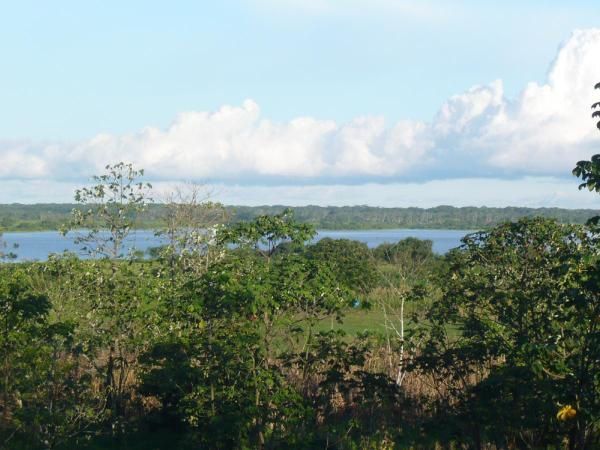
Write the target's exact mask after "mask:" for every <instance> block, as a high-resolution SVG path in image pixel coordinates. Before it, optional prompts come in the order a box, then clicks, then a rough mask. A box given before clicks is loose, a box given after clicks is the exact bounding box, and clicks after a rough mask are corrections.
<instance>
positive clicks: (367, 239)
mask: <svg viewBox="0 0 600 450" xmlns="http://www.w3.org/2000/svg"><path fill="white" fill-rule="evenodd" d="M468 233H470V231H468V230H410V229H393V230H319V231H318V234H317V237H316V238H315V240H319V239H322V238H325V237H330V238H332V239H352V240H356V241H360V242H364V243H366V244H367V245H368V246H369V247H371V248H372V247H376V246H378V245H379V244H382V243H384V242H397V241H399V240H402V239H406V238H407V237H415V238H418V239H430V240H431V241H432V242H433V251H434V252H435V253H438V254H444V253H446V252H447V251H448V250H450V249H451V248H454V247H457V246H459V245H460V239H461V238H462V237H463V236H465V235H466V234H468ZM2 238H3V240H4V242H5V243H6V245H7V246H6V249H5V250H4V251H6V252H7V251H12V252H14V253H15V254H16V255H17V259H16V260H17V261H34V260H37V261H43V260H45V259H47V258H48V255H50V254H51V253H62V252H63V251H70V252H75V253H78V251H79V246H77V245H76V244H75V243H74V242H73V238H72V237H64V236H63V235H62V234H60V233H59V232H58V231H35V232H18V233H4V234H3V236H2ZM163 242H164V241H162V240H161V238H159V237H157V236H155V235H154V232H153V231H151V230H138V231H135V232H133V233H131V235H130V236H129V237H128V238H127V241H126V243H125V246H126V247H127V248H132V247H134V248H136V249H137V250H141V251H146V250H147V249H148V248H151V247H157V246H159V245H161V244H162V243H163ZM15 245H17V246H18V247H16V248H14V246H15Z"/></svg>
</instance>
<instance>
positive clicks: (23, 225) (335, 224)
mask: <svg viewBox="0 0 600 450" xmlns="http://www.w3.org/2000/svg"><path fill="white" fill-rule="evenodd" d="M77 206H78V205H76V204H73V203H38V204H18V203H13V204H1V205H0V231H1V232H36V231H58V230H59V229H60V228H61V226H62V225H63V224H64V223H66V222H67V221H68V220H69V217H70V214H71V210H72V209H73V208H76V207H77ZM285 208H288V207H286V206H284V205H273V206H225V209H226V211H227V213H228V215H229V216H230V221H232V222H237V221H245V220H252V219H253V218H255V217H256V216H259V215H264V214H278V213H280V212H282V211H283V210H284V209H285ZM289 208H290V209H292V210H293V211H294V215H295V219H296V220H297V221H299V222H304V223H309V224H311V225H313V226H314V227H315V228H318V229H320V230H326V231H344V230H347V231H357V230H392V229H414V230H444V229H445V230H467V229H469V230H473V229H478V230H480V229H489V228H491V227H493V226H495V225H497V224H499V223H502V222H506V221H515V220H518V219H521V218H524V217H533V216H542V217H547V218H554V219H556V220H558V221H559V222H562V223H585V222H586V221H587V220H589V219H590V218H592V217H594V216H598V215H600V209H566V208H526V207H503V208H491V207H485V206H481V207H454V206H444V205H442V206H436V207H433V208H419V207H406V208H384V207H374V206H312V205H309V206H300V207H289ZM164 212H165V208H164V205H163V204H152V205H150V206H149V208H148V211H147V212H146V213H144V215H143V216H141V219H140V221H139V223H138V224H136V228H137V229H140V230H149V229H160V228H163V227H164Z"/></svg>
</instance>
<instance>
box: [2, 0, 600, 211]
mask: <svg viewBox="0 0 600 450" xmlns="http://www.w3.org/2000/svg"><path fill="white" fill-rule="evenodd" d="M594 3H597V2H592V1H572V2H564V1H528V2H523V1H520V2H519V1H504V2H486V1H422V0H421V1H416V0H406V1H405V0H371V1H366V0H337V1H336V0H319V1H317V0H303V1H301V0H277V1H276V0H239V1H228V0H223V1H219V2H191V1H190V2H183V1H179V2H177V1H172V2H154V1H143V2H142V1H128V2H116V1H106V0H105V1H89V2H80V1H60V2H38V1H35V2H34V1H19V2H2V3H1V4H0V5H1V7H2V12H1V14H0V55H1V57H2V66H1V70H0V104H1V105H2V106H1V107H0V163H3V165H4V170H2V169H1V168H0V187H2V188H3V192H4V193H3V194H2V195H0V201H2V202H7V201H38V200H40V201H41V200H47V199H46V197H47V195H48V194H47V193H44V194H43V195H41V194H40V193H39V186H40V184H42V185H44V186H53V187H52V188H51V189H50V190H54V191H55V192H56V195H57V196H59V197H61V198H59V199H58V200H68V198H63V197H69V196H68V194H67V192H68V191H70V189H71V188H72V186H75V185H76V183H78V182H79V183H80V182H81V181H80V180H83V179H85V178H86V177H87V176H88V175H90V174H92V173H95V172H96V171H97V169H98V168H99V167H102V166H103V165H104V164H105V163H108V162H112V161H110V160H109V161H102V159H103V158H104V159H107V158H113V157H117V158H119V159H121V158H123V159H128V160H132V161H133V162H135V163H137V164H141V165H145V166H146V167H147V168H148V172H149V174H150V175H151V176H152V177H153V178H155V179H156V180H157V181H158V182H159V183H163V184H164V185H165V186H168V185H169V184H172V183H176V182H178V181H182V180H184V179H185V180H190V179H192V180H196V181H200V182H207V183H210V184H214V185H218V186H219V190H220V191H221V192H224V194H223V195H224V198H225V199H226V200H227V201H230V202H236V199H237V200H238V201H240V202H241V201H243V202H245V203H260V202H261V198H264V195H263V194H264V193H263V191H261V189H262V188H263V187H264V186H269V189H271V187H275V188H277V189H279V191H277V190H275V191H272V192H279V193H280V198H281V201H280V202H279V203H285V199H286V195H288V194H289V192H290V189H289V187H290V186H293V187H294V196H293V197H290V198H289V199H290V201H293V202H295V203H299V204H301V203H309V202H310V203H314V202H315V201H321V202H330V203H335V202H336V201H338V199H340V198H347V200H346V202H352V201H353V199H354V198H356V194H355V193H356V187H357V186H364V192H362V191H361V192H362V194H361V195H362V197H361V198H357V199H356V201H357V202H359V203H372V204H377V203H378V202H380V201H379V200H378V199H380V198H381V195H380V194H379V193H378V190H377V189H379V188H378V186H379V187H381V186H384V188H382V189H383V190H384V191H385V192H390V200H389V201H388V202H387V203H386V206H393V205H395V204H398V205H399V204H404V203H406V202H407V199H405V198H398V199H397V200H394V195H393V192H394V191H393V189H394V186H397V189H398V191H397V192H398V194H399V195H400V193H402V192H406V189H408V188H410V186H411V185H412V184H414V183H422V184H421V186H422V187H423V189H425V188H426V186H427V183H429V185H431V183H435V182H438V183H439V182H444V183H452V180H458V181H456V183H455V184H454V188H452V187H449V188H447V192H448V194H447V196H446V197H444V198H439V201H440V202H443V203H450V204H464V203H465V202H466V203H467V204H468V203H470V202H471V203H477V204H486V199H485V198H480V196H478V197H469V195H468V193H469V191H472V190H473V189H466V192H465V190H464V189H463V188H459V186H463V185H464V183H465V180H472V183H474V184H473V186H479V185H478V184H477V183H482V180H486V181H485V183H484V184H485V185H486V186H487V185H488V184H489V182H490V181H493V180H498V183H500V182H501V184H498V185H497V186H498V189H500V187H499V186H504V187H502V190H506V192H507V194H506V195H505V196H504V198H499V197H498V196H497V195H495V194H494V195H491V193H492V192H495V191H496V189H494V188H490V199H489V202H491V203H494V202H495V203H496V204H519V203H527V204H530V205H534V206H541V205H545V204H546V203H548V206H572V205H574V204H575V203H573V202H576V206H596V205H597V202H596V203H594V202H595V198H593V197H591V194H588V197H589V198H585V197H586V194H585V193H577V192H576V188H575V186H576V180H570V179H569V178H568V174H569V173H570V169H571V167H570V165H569V162H570V161H572V162H575V161H576V160H577V159H578V158H579V157H580V156H585V155H587V154H588V153H590V151H593V150H591V149H593V148H594V145H595V144H598V139H596V140H594V139H595V138H596V137H600V133H598V136H595V135H594V134H589V135H588V134H587V131H584V128H583V127H582V128H580V127H578V126H577V124H576V123H575V121H570V119H569V118H568V117H564V116H563V115H561V114H562V113H559V112H558V111H560V110H564V109H568V108H572V109H569V110H568V111H569V112H573V114H571V116H573V115H574V114H578V111H579V107H580V105H589V104H590V103H591V101H592V100H595V97H594V92H593V91H592V90H590V91H589V92H588V91H586V90H585V89H584V87H585V85H586V83H587V82H588V80H587V79H586V80H584V81H585V82H583V81H582V83H581V86H580V85H579V84H577V83H574V84H577V86H570V84H571V83H570V80H571V79H578V78H577V77H578V76H579V75H578V74H580V73H583V72H584V71H585V74H586V75H585V76H586V77H589V80H595V79H597V80H598V81H600V71H599V72H596V73H594V71H596V69H598V65H597V64H595V62H594V61H593V55H594V54H595V52H596V50H598V51H599V52H600V38H599V37H598V34H597V33H594V30H593V29H592V28H593V27H594V26H595V25H597V24H600V7H599V6H598V5H597V4H596V5H594ZM575 30H583V31H582V33H583V34H580V35H574V34H573V32H574V31H575ZM597 40H598V42H596V41H597ZM561 49H562V50H561ZM561 51H563V58H562V60H561V58H560V55H561V53H560V52H561ZM582 55H583V56H582ZM596 56H597V57H596V59H600V53H598V54H596ZM561 61H562V62H561ZM590 72H591V73H590ZM553 73H554V76H553V75H552V74H553ZM497 80H500V81H497ZM531 83H536V84H535V86H537V88H539V89H537V88H535V86H534V88H531ZM474 86H475V87H476V88H475V90H473V87H474ZM592 86H593V84H592ZM545 87H546V88H547V89H546V88H545ZM567 88H568V89H570V91H569V92H564V91H565V89H567ZM545 89H546V90H550V91H552V92H553V94H552V95H550V96H549V97H548V95H546V94H544V92H545ZM525 94H526V95H525ZM573 96H581V97H582V98H581V102H575V103H573V104H570V105H566V106H565V105H564V104H561V103H560V102H561V101H562V100H564V99H565V98H571V97H573ZM599 96H600V95H599ZM531 98H534V99H537V100H534V101H530V100H531ZM482 102H483V103H482ZM486 102H487V103H486ZM227 105H231V106H227ZM536 108H542V109H543V110H544V111H546V110H548V111H550V112H549V113H548V116H547V117H545V122H544V123H548V122H550V123H553V124H554V125H555V127H554V129H555V130H557V129H558V130H560V136H558V138H559V139H558V140H559V141H560V142H559V143H558V144H556V145H554V144H551V145H550V144H549V143H548V142H547V141H545V138H544V137H543V136H541V135H540V134H539V133H536V132H534V131H533V130H534V129H535V127H536V126H538V127H539V123H535V122H532V123H531V124H530V126H529V127H528V128H525V129H516V128H515V126H516V125H515V124H521V123H523V122H524V121H525V122H526V119H527V118H528V117H531V116H532V115H533V114H534V113H536V112H537V109H536ZM585 115H589V106H588V110H585V111H583V110H582V116H581V117H584V116H585ZM492 116H493V117H492ZM490 117H491V119H490ZM577 117H579V116H577ZM585 117H587V116H585ZM504 119H506V120H504ZM467 122H468V123H467ZM500 122H501V125H502V126H501V127H499V128H498V129H500V130H501V132H500V131H499V132H498V133H499V135H498V136H496V134H494V133H495V131H494V132H491V131H490V128H491V124H494V125H495V124H497V123H500ZM224 123H225V125H223V124H224ZM585 126H589V129H590V133H593V123H592V122H591V121H590V122H589V123H588V124H585ZM181 130H184V131H183V132H182V131H181ZM511 133H512V134H511ZM565 136H568V137H569V138H568V139H567V138H566V137H565ZM561 139H562V141H561ZM496 142H498V143H499V144H498V145H497V148H496V144H495V143H496ZM508 147H510V149H512V150H510V149H509V150H507V148H508ZM550 147H551V148H550ZM480 150H481V151H480ZM170 152H171V153H173V154H174V155H175V156H173V157H172V158H170V157H169V155H170ZM473 152H478V153H473ZM545 152H548V153H545ZM90 155H92V156H90ZM529 156H531V157H532V158H540V161H541V162H540V163H539V164H536V163H534V164H530V163H529V160H528V159H527V158H528V157H529ZM165 161H166V163H165ZM311 161H312V162H311ZM314 161H317V162H314ZM171 162H173V164H170V163H171ZM238 163H239V167H238ZM471 163H473V164H471ZM266 165H270V166H271V167H265V166H266ZM571 165H572V164H571ZM467 166H468V167H467ZM29 169H30V170H29ZM28 170H29V171H28ZM548 177H550V178H555V179H556V180H557V184H556V186H562V187H560V188H559V187H557V188H556V189H563V188H564V189H569V188H568V187H567V186H571V185H572V186H573V187H574V189H575V196H574V197H571V196H570V194H566V193H564V192H563V191H562V190H560V192H559V191H556V192H553V193H550V194H547V195H544V196H542V195H541V193H540V195H539V196H537V197H535V196H534V197H535V198H532V197H526V196H524V195H522V194H521V196H520V197H519V193H522V192H523V187H522V184H523V183H529V184H528V186H530V187H531V192H536V190H537V189H539V190H540V191H541V190H542V189H541V188H540V186H544V189H547V186H548V185H547V180H548ZM507 180H514V182H515V184H513V185H512V186H513V190H512V191H511V188H507V187H506V182H507ZM36 183H37V184H36ZM535 183H541V184H538V185H535ZM509 184H510V183H509ZM534 185H535V186H534ZM35 186H38V187H35ZM318 186H335V188H333V189H334V190H336V189H337V191H336V193H335V194H332V196H331V197H329V198H321V197H320V196H318V195H317V196H316V197H317V198H314V197H315V194H314V193H313V194H310V193H311V192H314V191H315V190H318ZM345 187H347V189H345ZM303 189H304V191H303ZM390 189H391V191H390ZM461 189H463V190H461ZM475 189H479V191H481V189H482V188H481V187H475ZM243 190H245V192H244V194H243V195H241V194H240V192H241V191H243ZM36 192H37V194H36ZM252 192H255V193H254V194H252ZM302 192H305V193H306V198H303V197H302ZM344 192H346V194H347V195H344V194H343V193H344ZM349 192H352V193H353V194H348V193H349ZM236 193H238V194H236ZM417 194H418V192H417ZM563 194H564V195H563ZM236 195H237V197H236ZM411 196H412V197H413V198H411V199H410V202H412V204H415V205H419V204H421V203H423V204H426V203H427V202H434V201H438V198H437V197H435V198H433V199H432V198H431V197H432V196H431V195H430V193H428V194H423V198H422V199H420V198H418V195H417V196H416V198H414V194H411ZM565 196H567V197H565ZM579 197H581V199H580V200H579ZM567 198H568V199H567ZM573 199H575V200H573Z"/></svg>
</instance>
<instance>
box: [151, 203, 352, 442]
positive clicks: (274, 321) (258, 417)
mask: <svg viewBox="0 0 600 450" xmlns="http://www.w3.org/2000/svg"><path fill="white" fill-rule="evenodd" d="M313 234H314V230H312V229H311V227H309V226H306V225H303V224H298V223H296V222H294V221H293V219H292V217H291V215H290V214H289V212H283V213H282V214H280V215H276V216H261V217H258V218H257V219H256V220H254V221H253V222H250V223H238V224H234V225H231V226H229V227H226V228H225V229H223V230H221V231H220V232H219V234H218V236H217V240H218V241H219V242H220V243H221V244H222V245H223V246H224V247H223V251H224V255H223V257H222V258H220V259H218V260H215V261H213V262H212V263H211V264H210V265H209V267H208V270H206V272H204V273H203V274H202V275H201V276H200V277H191V278H190V279H188V281H187V283H183V284H182V285H181V286H182V289H181V290H179V292H178V294H177V295H178V301H177V302H174V303H173V302H169V304H171V305H173V306H174V310H172V312H171V316H170V323H171V324H173V325H172V326H171V325H169V327H170V328H172V329H173V330H174V332H173V333H172V334H171V335H170V336H166V337H165V340H164V341H163V342H162V343H159V344H158V345H156V346H154V348H153V349H152V351H150V352H149V353H147V355H146V357H145V361H146V370H145V372H144V376H143V386H142V388H143V391H144V392H145V393H146V394H147V395H154V396H156V397H158V398H159V399H160V400H161V404H162V405H163V408H162V416H163V418H164V417H167V420H175V421H181V422H183V423H185V424H187V426H188V427H189V429H191V430H194V431H195V432H196V433H197V436H198V439H199V440H200V441H201V442H202V443H203V444H204V445H211V446H213V447H224V448H231V447H244V446H246V447H252V448H261V447H265V446H266V447H269V448H276V447H278V446H281V445H284V442H285V443H287V444H288V445H289V444H290V443H292V442H293V441H294V440H296V442H301V441H302V438H303V437H306V436H303V435H302V434H301V433H299V431H298V430H301V429H304V430H306V428H303V427H304V424H305V423H306V420H308V418H309V417H310V415H311V413H310V408H308V405H307V404H306V403H305V400H304V399H303V397H302V395H301V392H300V390H298V389H295V388H294V386H292V385H291V384H290V383H289V382H288V381H287V379H286V374H285V371H284V367H283V365H282V363H281V360H280V358H281V356H282V354H283V352H284V351H285V350H291V349H292V348H294V346H295V345H297V344H298V342H301V343H303V344H300V345H304V347H306V345H307V343H308V342H310V341H311V340H312V339H314V331H313V330H314V327H315V326H316V324H317V323H318V322H319V320H321V319H323V318H325V317H328V316H330V315H336V314H337V313H338V312H339V311H340V309H341V307H342V306H343V304H344V299H343V298H342V292H341V291H340V289H338V288H337V286H336V284H337V283H336V282H335V280H334V278H333V276H332V274H331V273H330V272H329V271H327V270H326V268H324V267H321V266H319V265H318V264H317V263H314V262H311V261H309V260H307V259H306V258H304V257H303V256H302V255H301V254H296V253H277V251H276V249H277V247H278V246H279V245H280V244H281V243H282V242H287V241H291V242H295V243H296V244H299V245H302V244H303V243H305V242H306V241H307V240H308V239H310V238H311V237H312V236H313ZM165 300H167V299H165ZM167 380H170V381H167ZM165 381H166V382H165ZM168 411H172V412H175V414H172V413H171V414H169V413H168Z"/></svg>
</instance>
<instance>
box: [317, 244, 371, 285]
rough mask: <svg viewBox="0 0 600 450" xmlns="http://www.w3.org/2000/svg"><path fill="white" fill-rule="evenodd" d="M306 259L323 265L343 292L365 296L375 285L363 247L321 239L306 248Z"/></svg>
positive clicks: (361, 245) (369, 262) (362, 245)
mask: <svg viewBox="0 0 600 450" xmlns="http://www.w3.org/2000/svg"><path fill="white" fill-rule="evenodd" d="M307 257H308V258H309V259H311V260H313V261H318V262H320V263H321V264H323V265H324V266H326V267H327V268H328V269H329V270H330V271H331V272H332V273H333V274H335V277H336V278H337V280H338V281H339V282H340V283H341V285H342V286H343V287H344V288H345V289H351V290H353V291H355V292H357V293H361V294H366V293H368V292H369V291H370V290H371V289H372V288H373V287H374V286H375V285H376V283H377V281H378V277H377V270H376V267H375V263H374V260H373V256H372V254H371V251H370V250H369V248H368V247H367V245H366V244H364V243H362V242H358V241H352V240H350V239H331V238H324V239H321V240H319V241H318V242H317V243H315V244H313V245H310V246H309V247H308V248H307Z"/></svg>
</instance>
